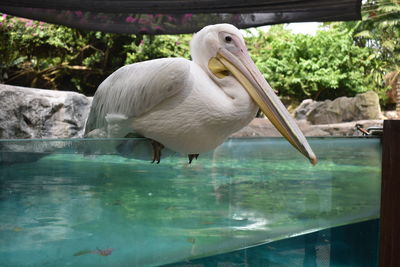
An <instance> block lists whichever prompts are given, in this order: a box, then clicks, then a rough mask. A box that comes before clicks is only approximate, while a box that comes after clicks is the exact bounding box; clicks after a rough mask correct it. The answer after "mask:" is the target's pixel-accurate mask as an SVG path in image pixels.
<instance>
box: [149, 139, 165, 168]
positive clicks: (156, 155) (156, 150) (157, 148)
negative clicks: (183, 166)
mask: <svg viewBox="0 0 400 267" xmlns="http://www.w3.org/2000/svg"><path fill="white" fill-rule="evenodd" d="M151 145H152V146H153V161H152V162H151V163H154V162H155V161H157V164H158V163H160V160H161V150H162V149H163V148H164V146H163V145H162V144H160V143H159V142H157V141H154V140H151Z"/></svg>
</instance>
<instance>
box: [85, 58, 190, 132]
mask: <svg viewBox="0 0 400 267" xmlns="http://www.w3.org/2000/svg"><path fill="white" fill-rule="evenodd" d="M189 74H190V61H188V60H186V59H183V58H164V59H156V60H150V61H145V62H141V63H135V64H131V65H127V66H124V67H122V68H120V69H118V70H117V71H115V72H114V73H113V74H111V75H110V76H109V77H107V79H105V80H104V82H102V83H101V84H100V86H99V88H98V89H97V91H96V93H95V95H94V98H93V103H92V106H91V109H90V113H89V117H88V119H87V122H86V127H85V135H86V134H88V133H89V132H91V131H93V130H95V129H105V128H106V127H107V124H109V123H110V121H113V122H116V123H117V124H118V123H120V124H121V123H123V121H124V120H127V119H128V118H132V117H138V116H140V115H142V114H144V113H146V112H148V111H150V110H151V109H152V108H153V107H154V106H156V105H158V104H160V103H161V102H162V101H163V100H164V99H166V98H168V97H171V96H173V95H175V94H176V93H177V92H179V91H181V90H183V89H184V88H185V87H186V86H188V85H189V83H190V81H189V80H190V75H189Z"/></svg>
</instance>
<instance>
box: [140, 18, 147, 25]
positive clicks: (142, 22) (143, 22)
mask: <svg viewBox="0 0 400 267" xmlns="http://www.w3.org/2000/svg"><path fill="white" fill-rule="evenodd" d="M139 23H140V24H150V21H149V20H147V19H139Z"/></svg>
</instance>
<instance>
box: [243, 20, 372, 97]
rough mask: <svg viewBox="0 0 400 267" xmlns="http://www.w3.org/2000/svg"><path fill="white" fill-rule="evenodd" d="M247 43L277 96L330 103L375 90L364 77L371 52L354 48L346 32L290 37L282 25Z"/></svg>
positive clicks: (325, 32) (250, 39)
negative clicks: (329, 101)
mask: <svg viewBox="0 0 400 267" xmlns="http://www.w3.org/2000/svg"><path fill="white" fill-rule="evenodd" d="M248 43H251V44H253V45H252V46H251V47H249V50H250V52H251V54H252V55H253V58H254V61H255V62H256V64H257V65H258V67H259V68H260V70H261V72H262V73H264V75H265V78H266V79H267V80H268V81H269V82H270V83H271V85H272V87H273V88H274V89H275V90H277V91H278V92H279V94H280V95H283V96H289V97H290V98H291V99H295V100H302V99H305V98H313V99H320V100H322V99H327V98H328V99H329V98H335V97H338V96H345V95H346V96H352V95H355V94H356V93H360V92H364V91H367V90H372V89H374V84H373V83H371V79H370V78H369V77H367V76H366V73H367V71H368V68H369V66H370V64H371V61H373V60H374V58H373V57H371V53H372V51H371V50H370V49H368V48H361V47H358V46H356V45H354V42H353V39H352V36H351V34H350V33H349V32H348V31H338V30H335V29H329V30H326V31H318V32H317V33H316V35H315V36H311V35H305V34H293V33H291V31H290V30H287V29H285V28H284V27H283V26H282V25H278V26H273V27H271V29H270V30H269V32H267V33H264V32H261V31H259V32H258V34H257V35H255V36H253V37H251V38H249V40H248Z"/></svg>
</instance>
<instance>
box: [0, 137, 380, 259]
mask: <svg viewBox="0 0 400 267" xmlns="http://www.w3.org/2000/svg"><path fill="white" fill-rule="evenodd" d="M37 142H40V141H37ZM48 142H50V141H48ZM82 142H83V141H79V140H76V141H66V143H67V144H68V145H66V146H64V148H63V149H62V150H61V151H58V152H56V151H53V152H51V153H47V155H46V156H44V157H42V158H40V159H39V160H38V161H32V162H29V161H28V162H27V161H26V160H25V161H24V162H25V163H18V164H11V165H9V164H7V165H3V166H1V167H0V186H1V187H0V189H1V191H0V211H1V214H2V216H1V217H0V265H2V266H12V265H19V266H20V265H23V266H38V265H39V266H40V265H46V264H50V265H52V266H54V265H57V266H65V265H84V266H110V265H112V266H126V265H130V266H132V265H134V266H146V265H151V266H153V265H160V264H166V263H171V262H176V261H182V260H186V259H190V258H198V257H203V256H208V255H214V254H218V253H223V252H229V251H232V250H236V249H241V248H245V247H250V246H253V245H256V244H260V243H266V242H271V241H274V240H280V239H285V238H287V237H291V236H295V235H301V234H304V233H309V232H313V231H317V230H320V229H326V228H331V227H334V226H338V225H346V224H351V223H356V222H361V221H365V220H369V219H374V218H377V217H378V214H379V198H380V196H379V192H380V144H379V139H344V138H340V139H311V146H312V147H313V149H314V150H315V152H316V154H317V155H318V156H319V159H320V161H319V163H318V165H317V166H314V167H313V166H311V165H310V164H309V163H308V162H307V160H306V159H303V158H302V157H301V155H297V154H298V153H294V150H293V149H292V148H291V147H290V145H289V144H287V142H285V141H284V140H282V139H240V140H237V139H236V140H229V141H228V142H227V143H225V144H224V145H222V146H220V147H219V148H218V149H216V150H215V151H213V152H211V153H209V154H205V155H201V156H200V158H199V159H198V160H197V161H196V162H194V163H193V164H192V165H188V164H187V163H186V158H185V157H181V156H171V157H169V158H166V159H164V160H163V161H162V163H161V164H159V165H155V164H150V163H149V162H147V161H140V160H135V159H131V158H126V157H121V156H119V155H118V151H114V150H112V151H110V153H107V154H108V155H97V156H88V155H83V154H81V153H80V151H83V150H85V147H86V144H85V142H86V141H85V142H83V143H82ZM102 142H106V144H104V147H108V148H110V147H115V143H116V141H113V144H114V145H110V144H108V143H107V141H102ZM119 143H121V142H120V141H119ZM9 145H10V144H9ZM57 145H59V143H57ZM101 146H102V143H101V142H100V141H99V142H97V141H96V147H97V151H103V152H104V148H102V147H101ZM18 147H19V149H20V152H18V153H23V152H21V147H23V143H18ZM31 147H41V148H43V147H51V145H45V146H41V145H39V144H36V145H32V144H31ZM78 147H79V150H77V148H78ZM90 147H91V149H92V148H93V143H90ZM82 149H83V150H82ZM119 149H120V150H121V147H119ZM22 151H23V150H22ZM124 151H125V150H124ZM25 152H26V151H25ZM33 152H34V151H31V153H33ZM7 153H11V152H3V154H2V158H5V157H6V154H7ZM12 153H14V154H15V153H16V152H12ZM125 156H129V155H126V154H125ZM35 160H36V158H35ZM94 248H99V250H101V251H103V250H107V249H108V248H112V249H113V250H112V254H111V253H110V254H109V257H86V256H83V257H74V256H73V255H74V254H77V253H78V254H80V252H82V253H83V252H88V251H89V252H93V251H98V250H95V249H94ZM89 252H88V253H83V254H81V255H85V254H96V253H89ZM105 254H107V252H105ZM100 255H101V253H100Z"/></svg>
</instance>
